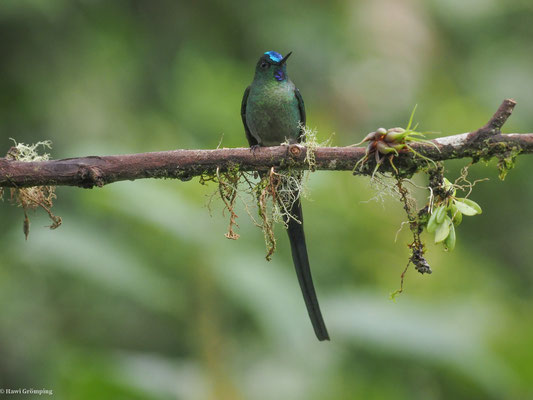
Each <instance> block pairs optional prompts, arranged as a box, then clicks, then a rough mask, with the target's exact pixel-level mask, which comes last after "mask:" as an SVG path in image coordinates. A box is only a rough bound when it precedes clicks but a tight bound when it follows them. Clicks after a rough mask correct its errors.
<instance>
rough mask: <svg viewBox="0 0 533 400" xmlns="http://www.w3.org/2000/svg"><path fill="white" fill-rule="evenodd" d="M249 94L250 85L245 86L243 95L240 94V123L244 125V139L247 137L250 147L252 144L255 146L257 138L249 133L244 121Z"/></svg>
mask: <svg viewBox="0 0 533 400" xmlns="http://www.w3.org/2000/svg"><path fill="white" fill-rule="evenodd" d="M249 94H250V86H248V87H247V88H246V90H245V91H244V95H243V96H242V103H241V118H242V123H243V125H244V133H246V139H248V144H249V145H250V147H252V146H257V145H258V144H259V143H257V140H256V139H255V138H254V137H253V136H252V134H251V133H250V129H249V128H248V124H247V123H246V103H247V102H248V95H249Z"/></svg>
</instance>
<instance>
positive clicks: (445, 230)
mask: <svg viewBox="0 0 533 400" xmlns="http://www.w3.org/2000/svg"><path fill="white" fill-rule="evenodd" d="M450 225H452V220H451V219H450V217H446V219H445V220H444V221H443V222H442V224H439V225H438V226H437V229H435V243H440V242H442V241H443V240H444V239H446V238H447V237H448V235H449V234H450Z"/></svg>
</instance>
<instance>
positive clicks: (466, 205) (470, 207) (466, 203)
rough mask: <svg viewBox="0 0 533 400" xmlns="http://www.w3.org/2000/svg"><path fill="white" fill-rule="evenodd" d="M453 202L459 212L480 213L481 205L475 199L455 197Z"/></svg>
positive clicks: (465, 213)
mask: <svg viewBox="0 0 533 400" xmlns="http://www.w3.org/2000/svg"><path fill="white" fill-rule="evenodd" d="M454 203H455V206H456V207H457V209H458V210H459V212H461V213H463V214H464V215H468V216H472V215H476V214H481V207H480V206H479V204H477V203H476V202H475V201H472V200H470V199H455V200H454Z"/></svg>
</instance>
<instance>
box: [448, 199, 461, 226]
mask: <svg viewBox="0 0 533 400" xmlns="http://www.w3.org/2000/svg"><path fill="white" fill-rule="evenodd" d="M450 213H451V214H452V222H453V224H454V225H455V226H459V225H460V224H461V222H462V221H463V214H461V213H460V212H459V210H458V209H457V206H456V205H455V203H454V202H452V203H451V205H450Z"/></svg>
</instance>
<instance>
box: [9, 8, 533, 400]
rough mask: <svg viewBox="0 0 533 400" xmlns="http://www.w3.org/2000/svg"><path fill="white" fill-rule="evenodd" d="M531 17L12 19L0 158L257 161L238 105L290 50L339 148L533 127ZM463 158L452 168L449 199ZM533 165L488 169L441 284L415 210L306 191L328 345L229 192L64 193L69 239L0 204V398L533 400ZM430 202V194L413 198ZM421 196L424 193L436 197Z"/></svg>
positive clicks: (237, 12) (26, 11)
mask: <svg viewBox="0 0 533 400" xmlns="http://www.w3.org/2000/svg"><path fill="white" fill-rule="evenodd" d="M532 18H533V3H532V2H530V1H527V0H507V1H504V0H475V1H469V2H463V1H457V0H431V1H416V0H374V1H353V2H350V1H343V0H337V1H330V2H322V1H309V2H305V3H304V2H291V1H285V0H283V1H282V0H277V1H270V2H247V1H238V2H223V1H217V0H207V1H198V2H182V1H170V0H167V1H157V2H149V1H140V0H137V1H133V0H131V1H126V0H117V1H113V2H110V1H102V0H101V1H98V0H48V1H41V0H2V1H1V2H0V144H1V148H0V152H1V153H3V154H5V152H6V151H7V150H8V149H9V147H10V146H11V144H12V142H11V141H10V140H9V138H10V137H12V138H15V139H16V140H17V141H19V142H24V143H34V142H36V141H39V140H43V139H50V140H52V142H53V144H54V147H53V149H52V151H51V155H52V157H53V158H64V157H75V156H82V155H105V154H121V153H135V152H144V151H155V150H170V149H176V148H214V147H216V146H217V144H218V143H219V141H220V139H221V137H222V135H223V141H222V145H223V146H226V147H242V146H246V140H245V137H244V132H243V128H242V124H241V120H240V115H239V108H240V101H241V97H242V94H243V91H244V89H245V87H246V86H247V85H248V84H249V83H250V81H251V79H252V77H253V70H254V67H255V63H256V60H257V59H258V57H259V56H260V55H261V54H262V53H263V52H264V51H267V50H276V51H279V52H281V53H283V54H285V53H287V52H288V51H291V50H292V51H293V52H294V54H293V56H292V57H291V59H290V61H289V73H290V75H291V78H292V79H293V81H294V82H295V83H296V84H297V86H298V87H299V88H300V90H301V92H302V94H303V97H304V99H305V102H306V106H307V115H308V125H309V126H310V127H312V128H316V129H317V130H318V132H319V138H321V139H326V138H328V137H329V136H330V135H331V134H332V133H333V132H335V136H334V139H333V145H348V144H351V143H355V142H358V141H359V140H360V139H361V138H362V137H363V136H364V135H365V134H366V133H367V132H369V131H372V130H375V129H376V128H378V127H380V126H384V127H393V126H398V125H400V126H401V125H403V126H405V124H406V122H407V119H408V117H409V114H410V112H411V110H412V108H413V106H414V105H415V104H418V111H417V114H416V117H415V120H416V121H418V122H419V123H420V129H422V130H428V131H438V132H440V133H441V134H442V135H448V134H454V133H461V132H467V131H470V130H473V129H476V128H478V127H480V126H481V125H482V124H484V123H485V122H486V121H487V120H488V118H489V117H490V116H491V115H492V113H493V112H494V111H495V110H496V108H497V107H498V105H499V104H500V102H501V101H502V100H503V99H504V98H506V97H513V98H515V99H516V100H517V102H518V106H517V107H516V110H515V113H514V115H513V116H512V117H511V119H510V120H509V121H508V123H507V124H506V126H505V129H504V131H505V132H532V131H533V113H532V112H531V110H532V109H533V23H531V21H532ZM467 162H468V160H461V161H456V162H450V163H448V164H446V167H447V170H448V173H447V176H448V177H449V178H450V179H455V178H456V177H457V175H458V173H459V170H460V168H461V167H462V166H463V165H465V164H466V163H467ZM532 169H533V159H532V158H531V157H530V156H521V157H519V159H518V161H517V164H516V169H515V170H513V171H511V172H510V174H509V175H508V177H507V179H506V180H505V181H504V182H501V181H499V180H498V178H497V171H496V168H495V163H494V162H492V163H490V164H489V165H488V166H486V165H476V166H474V167H473V168H472V169H471V177H472V178H483V177H488V178H490V180H489V181H488V182H484V183H482V184H479V186H476V188H475V190H474V192H473V194H472V196H471V198H472V199H474V200H476V201H477V202H478V203H479V204H480V205H481V206H482V207H483V214H482V215H480V216H476V217H469V218H465V219H464V221H463V224H462V225H461V226H460V227H459V229H458V231H457V235H458V244H457V247H456V250H455V251H454V252H453V253H445V252H444V251H443V250H442V247H441V246H439V247H436V246H434V245H432V244H431V242H430V237H426V239H428V253H427V257H428V260H429V261H430V263H431V265H432V268H433V271H434V272H433V274H432V275H430V276H428V275H425V276H421V275H419V274H418V273H416V272H415V271H413V270H410V271H409V273H408V275H407V278H406V287H405V290H406V291H405V293H404V294H402V295H401V296H399V297H398V299H397V302H393V301H391V300H389V294H390V293H391V292H393V291H394V290H395V289H397V288H398V287H399V283H400V274H401V272H402V270H403V268H404V266H405V264H406V261H407V257H408V249H407V247H406V243H408V241H409V234H408V232H407V230H404V231H403V232H402V233H401V234H400V235H399V237H398V240H397V242H394V237H395V234H396V231H397V230H398V228H399V226H400V223H401V222H402V221H403V220H404V219H405V216H404V214H403V212H402V208H401V205H400V204H399V203H398V202H397V201H394V200H392V199H386V200H385V201H384V202H380V201H377V202H376V201H370V202H368V200H369V199H371V198H373V197H374V196H375V195H376V190H375V189H373V188H372V187H371V186H370V185H369V180H368V178H365V177H353V176H352V175H351V174H350V173H349V172H345V173H341V172H338V173H331V172H329V173H325V172H317V173H314V174H312V176H311V177H310V180H309V187H310V192H311V196H310V197H311V199H310V201H304V214H305V219H306V231H307V239H308V245H309V249H310V257H311V264H312V268H313V273H314V278H315V283H316V286H317V290H318V294H319V299H320V301H321V305H322V311H323V313H324V315H325V319H326V322H327V324H328V327H329V331H330V334H331V337H332V341H331V343H319V342H318V341H317V340H316V339H315V336H314V334H313V330H312V328H311V325H310V322H309V320H308V316H307V313H306V310H305V307H304V303H303V301H302V298H301V294H300V289H299V287H298V283H297V280H296V277H295V274H294V271H293V266H292V261H291V256H290V250H289V248H288V246H287V240H286V237H285V234H284V233H283V230H282V229H281V228H280V227H278V228H277V232H278V236H279V250H278V252H277V253H276V254H275V256H274V259H273V261H272V262H270V263H267V262H266V261H265V259H264V255H265V246H264V242H263V237H262V233H261V231H260V230H259V229H257V228H256V227H254V226H253V224H252V223H251V221H250V220H249V218H248V217H247V216H246V214H245V212H244V211H243V210H242V209H241V210H240V211H239V213H240V216H241V218H240V219H239V221H238V222H239V224H240V229H239V233H240V234H241V238H240V239H239V240H238V241H229V240H227V239H225V238H224V236H223V234H224V233H225V231H226V227H227V218H226V217H224V216H222V213H221V211H222V207H221V205H220V202H215V203H214V206H213V210H212V213H211V215H210V212H209V210H208V209H207V207H206V204H207V200H208V197H209V195H210V194H211V193H212V192H213V191H214V190H215V187H214V186H213V185H211V186H207V187H205V186H202V185H200V184H198V180H197V179H194V180H192V181H190V182H186V183H184V182H180V181H171V180H165V181H156V180H140V181H136V182H120V183H115V184H112V185H109V186H107V187H104V188H101V189H93V190H84V189H78V188H69V187H60V188H58V190H57V194H58V199H57V200H56V204H55V207H54V211H55V213H57V214H58V215H60V216H61V217H62V218H63V225H62V226H61V227H60V228H59V229H57V230H56V231H49V230H48V229H46V228H45V226H46V225H48V224H49V221H48V220H47V218H46V216H45V215H43V213H42V212H36V213H32V214H31V215H30V218H31V220H32V230H31V233H30V237H29V240H28V241H25V240H24V235H23V233H22V221H23V213H22V210H21V209H19V208H16V207H15V206H13V205H10V204H9V202H8V201H7V197H6V196H4V197H6V198H5V199H4V203H3V204H2V206H1V207H0V218H1V221H2V229H1V230H0V254H1V257H0V388H19V387H21V388H36V389H39V388H47V389H52V390H54V396H55V398H59V399H96V398H97V399H253V400H263V399H264V400H266V399H289V400H298V399H391V398H394V399H502V398H505V399H526V398H533V340H532V337H533V312H532V310H533V291H532V287H533V269H532V268H531V260H533V246H532V237H533V228H532V226H531V222H532V221H533V207H531V203H532V199H533V182H532V180H531V170H532ZM419 179H420V182H423V177H421V178H419ZM423 198H424V194H423V193H421V194H420V199H422V200H423Z"/></svg>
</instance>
